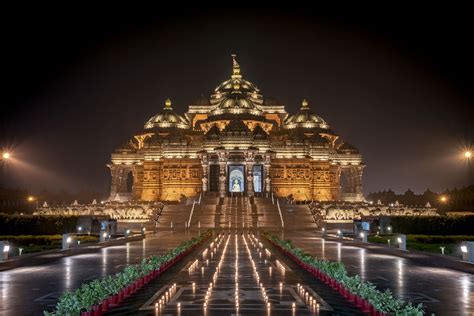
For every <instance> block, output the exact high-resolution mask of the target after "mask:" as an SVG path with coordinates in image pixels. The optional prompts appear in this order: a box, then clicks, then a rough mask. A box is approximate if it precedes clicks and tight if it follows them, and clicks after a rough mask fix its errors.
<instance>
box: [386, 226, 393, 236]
mask: <svg viewBox="0 0 474 316" xmlns="http://www.w3.org/2000/svg"><path fill="white" fill-rule="evenodd" d="M387 231H388V233H389V234H390V233H391V232H392V226H388V227H387Z"/></svg>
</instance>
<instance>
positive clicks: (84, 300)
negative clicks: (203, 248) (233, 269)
mask: <svg viewBox="0 0 474 316" xmlns="http://www.w3.org/2000/svg"><path fill="white" fill-rule="evenodd" d="M210 236H211V232H210V231H207V232H206V233H204V234H202V235H200V236H199V237H198V238H192V239H191V240H188V241H185V242H183V243H181V244H180V245H179V246H178V247H176V248H174V249H173V250H170V251H168V252H167V253H166V254H164V255H162V256H159V257H157V256H152V257H150V258H144V259H143V260H142V262H141V263H139V264H136V265H130V266H128V267H126V268H125V269H124V270H123V271H122V272H119V273H117V274H115V275H112V276H108V277H106V278H104V279H96V280H94V281H92V282H90V283H84V284H82V286H81V287H80V288H78V289H77V290H76V291H75V292H65V293H64V294H63V295H62V296H61V298H60V299H59V302H58V303H57V305H56V310H55V311H54V312H52V313H50V312H47V311H45V312H44V315H45V316H52V315H56V316H59V315H61V316H62V315H67V316H74V315H81V316H97V315H101V314H102V312H106V311H107V310H109V308H110V307H113V306H116V305H119V304H120V303H121V302H122V300H123V299H124V298H126V297H128V296H130V295H132V294H133V293H134V292H136V291H137V290H138V289H140V288H141V287H142V286H143V285H145V284H147V283H148V282H150V281H151V280H153V279H155V278H156V277H158V276H159V275H161V274H162V273H163V272H165V271H166V270H168V269H169V268H170V267H172V266H173V265H174V264H176V263H177V262H178V261H179V260H180V259H182V258H183V257H184V256H186V255H187V254H188V253H189V252H191V251H193V250H194V248H196V247H197V246H198V245H199V244H201V243H202V242H203V241H205V240H206V239H207V238H209V237H210Z"/></svg>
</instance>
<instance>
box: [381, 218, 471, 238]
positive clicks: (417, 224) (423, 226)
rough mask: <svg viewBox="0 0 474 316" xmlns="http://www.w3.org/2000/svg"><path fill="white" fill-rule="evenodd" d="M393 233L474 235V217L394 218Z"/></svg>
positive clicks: (391, 221)
mask: <svg viewBox="0 0 474 316" xmlns="http://www.w3.org/2000/svg"><path fill="white" fill-rule="evenodd" d="M390 224H391V225H392V228H393V232H396V233H401V234H418V235H472V234H473V227H474V216H462V217H461V216H430V217H416V216H400V217H398V216H394V217H391V218H390Z"/></svg>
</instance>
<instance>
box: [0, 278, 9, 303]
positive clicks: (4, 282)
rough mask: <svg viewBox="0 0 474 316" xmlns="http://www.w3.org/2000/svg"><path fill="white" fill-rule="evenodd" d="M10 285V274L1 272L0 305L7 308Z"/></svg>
mask: <svg viewBox="0 0 474 316" xmlns="http://www.w3.org/2000/svg"><path fill="white" fill-rule="evenodd" d="M9 286H10V275H9V274H8V273H4V272H0V293H1V295H0V298H1V301H0V306H1V307H2V308H4V309H5V310H7V308H8V288H9Z"/></svg>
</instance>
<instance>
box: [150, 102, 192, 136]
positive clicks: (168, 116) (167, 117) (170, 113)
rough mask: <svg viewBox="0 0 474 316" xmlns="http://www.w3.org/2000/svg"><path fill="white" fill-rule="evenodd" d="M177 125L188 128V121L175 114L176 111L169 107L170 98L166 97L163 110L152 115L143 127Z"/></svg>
mask: <svg viewBox="0 0 474 316" xmlns="http://www.w3.org/2000/svg"><path fill="white" fill-rule="evenodd" d="M170 127H177V128H182V129H188V128H190V126H189V122H188V121H187V120H186V119H185V118H184V117H182V116H181V115H178V114H176V112H175V111H174V110H173V108H172V107H171V100H170V99H167V100H166V101H165V107H164V108H163V110H162V111H161V112H160V113H158V114H156V115H154V116H152V117H151V118H150V119H149V120H148V121H147V122H146V123H145V129H146V130H148V129H153V128H170Z"/></svg>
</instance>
